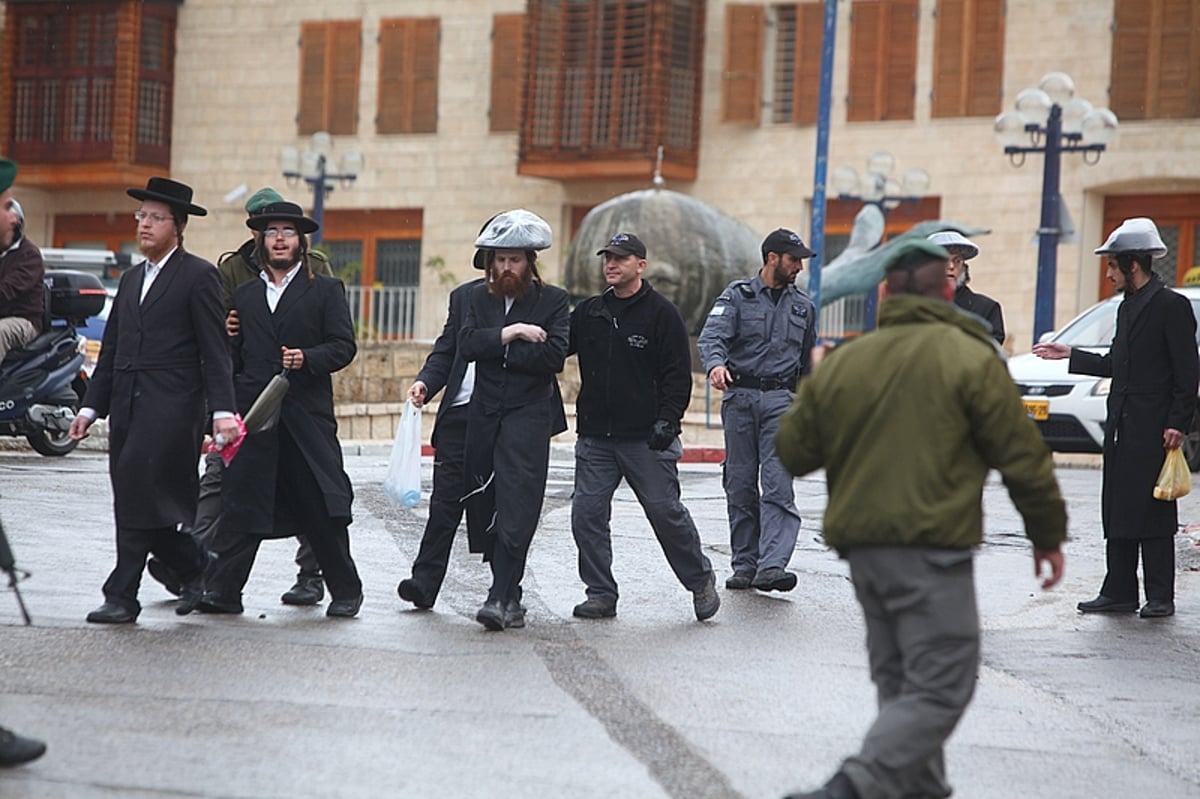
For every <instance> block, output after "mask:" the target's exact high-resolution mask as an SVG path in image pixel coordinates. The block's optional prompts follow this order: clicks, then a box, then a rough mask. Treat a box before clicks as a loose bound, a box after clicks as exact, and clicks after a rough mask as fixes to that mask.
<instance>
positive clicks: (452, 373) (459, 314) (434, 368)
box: [417, 278, 483, 449]
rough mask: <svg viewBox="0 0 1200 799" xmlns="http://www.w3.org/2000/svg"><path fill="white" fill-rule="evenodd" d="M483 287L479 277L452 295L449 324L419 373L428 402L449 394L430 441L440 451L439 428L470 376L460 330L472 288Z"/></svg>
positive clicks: (459, 287) (445, 397)
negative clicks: (444, 391) (438, 395)
mask: <svg viewBox="0 0 1200 799" xmlns="http://www.w3.org/2000/svg"><path fill="white" fill-rule="evenodd" d="M482 284H483V278H476V279H475V280H472V281H470V282H468V283H463V284H462V285H461V286H458V287H457V288H455V289H454V290H453V291H451V292H450V310H449V311H448V312H447V314H446V324H445V325H443V326H442V332H441V334H440V335H439V336H438V337H437V340H436V341H434V342H433V349H432V350H431V351H430V353H429V357H427V358H426V359H425V364H424V365H423V366H422V367H421V371H420V372H419V373H418V374H417V380H420V381H421V382H422V383H424V384H425V401H426V402H428V401H429V400H431V399H433V398H434V396H435V395H437V393H438V392H439V391H441V390H442V389H443V388H444V389H446V394H445V395H444V396H443V397H442V401H441V402H440V403H438V410H437V421H436V422H435V423H434V425H433V437H432V438H431V439H430V442H429V443H431V444H433V448H434V449H437V441H438V425H439V424H440V422H441V421H442V417H443V416H445V415H446V411H448V410H450V403H452V402H454V398H455V397H456V396H457V395H458V392H459V389H461V388H462V383H463V377H464V376H465V375H466V373H467V362H466V361H464V360H463V357H462V355H461V354H460V353H459V350H458V331H459V329H460V328H461V327H462V324H463V321H465V319H466V316H467V296H468V295H469V294H470V293H471V289H472V288H474V287H475V286H478V285H482Z"/></svg>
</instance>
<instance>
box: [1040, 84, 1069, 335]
mask: <svg viewBox="0 0 1200 799" xmlns="http://www.w3.org/2000/svg"><path fill="white" fill-rule="evenodd" d="M1061 162H1062V108H1061V107H1059V105H1058V104H1057V103H1056V104H1054V105H1052V106H1051V107H1050V118H1049V119H1047V120H1046V145H1045V162H1044V164H1043V170H1042V222H1041V225H1040V226H1039V227H1038V265H1037V293H1036V295H1035V299H1034V305H1033V343H1034V344H1036V343H1037V342H1038V339H1039V338H1041V337H1042V335H1044V334H1045V333H1047V332H1049V331H1051V330H1053V329H1054V295H1055V285H1054V284H1055V277H1056V273H1057V271H1058V237H1059V232H1060V231H1059V229H1058V225H1059V212H1058V201H1059V198H1058V184H1059V174H1060V166H1061Z"/></svg>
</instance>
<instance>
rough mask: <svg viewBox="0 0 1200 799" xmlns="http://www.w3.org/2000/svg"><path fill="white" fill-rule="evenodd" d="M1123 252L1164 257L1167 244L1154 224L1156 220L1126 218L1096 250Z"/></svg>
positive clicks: (1109, 252) (1103, 252) (1107, 253)
mask: <svg viewBox="0 0 1200 799" xmlns="http://www.w3.org/2000/svg"><path fill="white" fill-rule="evenodd" d="M1122 252H1148V253H1150V255H1151V256H1152V257H1154V258H1162V257H1163V256H1164V255H1166V254H1167V245H1166V244H1164V243H1163V240H1162V236H1160V235H1158V225H1155V224H1154V220H1152V219H1148V218H1147V217H1144V216H1135V217H1133V218H1132V219H1126V220H1125V221H1124V222H1122V223H1121V226H1120V227H1118V228H1117V229H1116V230H1114V231H1113V232H1112V233H1110V234H1109V236H1108V241H1106V242H1104V245H1103V246H1102V247H1100V248H1099V249H1097V250H1096V255H1109V254H1115V253H1122Z"/></svg>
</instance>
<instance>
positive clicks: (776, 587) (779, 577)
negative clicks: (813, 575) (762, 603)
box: [750, 566, 796, 591]
mask: <svg viewBox="0 0 1200 799" xmlns="http://www.w3.org/2000/svg"><path fill="white" fill-rule="evenodd" d="M750 585H751V586H753V587H754V588H757V589H758V590H759V591H791V590H792V589H793V588H795V587H796V575H794V574H792V573H791V572H789V571H784V570H783V569H781V568H779V567H778V566H776V567H775V568H772V569H763V570H762V571H760V572H759V573H758V574H756V575H754V582H752V583H750Z"/></svg>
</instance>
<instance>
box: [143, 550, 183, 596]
mask: <svg viewBox="0 0 1200 799" xmlns="http://www.w3.org/2000/svg"><path fill="white" fill-rule="evenodd" d="M146 571H148V572H150V576H151V577H153V578H154V579H155V580H158V581H159V582H160V583H162V586H163V588H165V589H167V593H170V594H174V595H175V596H179V595H180V594H181V593H183V580H181V579H179V575H178V574H176V573H175V570H174V569H172V568H171V567H170V566H168V565H167V564H165V563H163V562H162V561H161V560H159V559H158V558H150V560H149V561H147V562H146Z"/></svg>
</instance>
